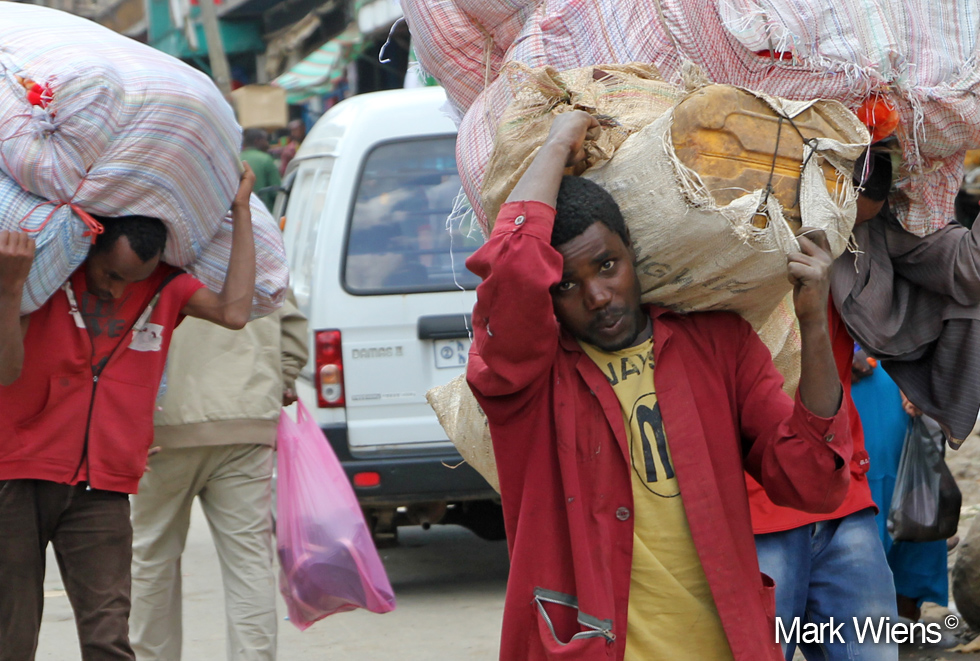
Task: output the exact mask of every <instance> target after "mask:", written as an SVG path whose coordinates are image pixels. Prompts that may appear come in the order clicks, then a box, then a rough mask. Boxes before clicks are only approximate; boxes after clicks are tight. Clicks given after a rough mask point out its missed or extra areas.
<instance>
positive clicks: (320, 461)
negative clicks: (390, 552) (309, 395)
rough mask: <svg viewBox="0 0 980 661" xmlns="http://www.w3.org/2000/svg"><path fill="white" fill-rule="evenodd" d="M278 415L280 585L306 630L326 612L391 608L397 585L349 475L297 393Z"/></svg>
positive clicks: (294, 618)
mask: <svg viewBox="0 0 980 661" xmlns="http://www.w3.org/2000/svg"><path fill="white" fill-rule="evenodd" d="M297 406H298V411H297V415H296V418H297V419H296V422H294V421H293V420H292V418H290V417H289V416H288V415H286V413H285V411H284V412H283V413H282V414H281V415H280V416H279V432H278V433H279V453H278V464H277V466H278V473H279V477H278V486H277V489H278V504H277V508H276V513H277V517H278V519H277V522H276V536H277V538H278V547H279V564H280V565H281V567H282V569H281V571H280V573H279V591H280V592H282V596H283V598H284V599H285V600H286V606H287V607H288V609H289V619H290V621H291V622H292V623H293V624H295V625H296V626H297V627H298V628H299V629H300V630H301V631H302V630H305V629H307V628H308V627H309V626H310V625H312V624H313V623H314V622H317V621H319V620H322V619H323V618H325V617H326V616H328V615H332V614H334V613H341V612H344V611H349V610H354V609H355V608H366V609H368V610H369V611H372V612H374V613H387V612H389V611H391V610H394V608H395V593H394V591H393V590H392V589H391V583H389V582H388V576H387V575H386V574H385V570H384V566H382V564H381V558H379V557H378V551H377V549H375V548H374V542H373V541H372V540H371V532H370V531H369V530H368V527H367V524H366V523H365V522H364V515H363V514H362V513H361V508H360V506H359V505H358V503H357V497H356V496H355V495H354V491H353V489H352V488H351V486H350V482H349V481H348V479H347V475H346V474H345V473H344V469H343V468H342V467H341V465H340V462H339V461H338V460H337V457H336V455H335V454H334V452H333V448H331V447H330V444H329V443H328V442H327V439H326V438H325V437H324V435H323V432H322V431H320V428H319V427H318V426H317V424H316V421H314V420H313V418H312V417H311V416H310V413H309V411H307V410H306V407H305V406H304V405H303V402H302V401H300V402H298V403H297Z"/></svg>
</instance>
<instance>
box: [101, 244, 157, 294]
mask: <svg viewBox="0 0 980 661" xmlns="http://www.w3.org/2000/svg"><path fill="white" fill-rule="evenodd" d="M159 263H160V255H157V256H156V257H153V258H152V259H150V260H149V261H147V262H144V261H142V260H141V259H140V258H139V255H137V254H136V253H135V252H133V249H132V248H130V247H129V239H127V238H126V237H125V236H120V237H119V238H118V239H116V242H115V243H114V244H113V245H112V247H111V248H110V249H109V250H106V251H103V252H99V253H95V254H93V255H91V256H89V258H88V259H87V260H85V279H86V282H87V284H88V291H89V293H90V294H92V295H93V296H95V297H97V298H100V299H102V300H103V301H111V300H113V299H116V298H120V297H121V296H122V295H123V292H124V291H125V290H126V287H128V286H129V285H130V284H132V283H134V282H139V281H140V280H146V279H147V278H149V277H150V275H151V274H152V273H153V271H154V270H156V268H157V265H158V264H159Z"/></svg>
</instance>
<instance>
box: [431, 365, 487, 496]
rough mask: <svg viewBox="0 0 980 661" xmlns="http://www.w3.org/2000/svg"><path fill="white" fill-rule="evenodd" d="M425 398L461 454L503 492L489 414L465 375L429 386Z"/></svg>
mask: <svg viewBox="0 0 980 661" xmlns="http://www.w3.org/2000/svg"><path fill="white" fill-rule="evenodd" d="M425 399H426V400H428V402H429V406H431V407H432V410H433V411H435V412H436V417H437V418H439V424H440V425H442V428H443V430H444V431H445V432H446V436H448V437H449V440H451V441H452V442H453V445H455V446H456V449H457V450H458V451H459V454H460V456H461V457H463V459H464V460H466V463H468V464H469V465H471V466H472V467H473V468H475V469H476V471H477V472H478V473H479V474H480V475H482V476H483V478H484V479H485V480H486V481H487V482H488V483H489V484H490V486H492V487H493V488H494V490H495V491H496V492H497V493H500V479H499V478H498V477H497V461H496V459H495V458H494V454H493V441H491V440H490V426H489V425H488V424H487V416H486V414H484V413H483V409H481V408H480V404H479V403H478V402H477V401H476V397H474V396H473V392H472V391H471V390H470V386H469V384H468V383H466V375H465V374H460V375H459V376H457V377H456V378H455V379H453V380H452V381H450V382H449V383H447V384H446V385H444V386H437V387H435V388H432V389H430V390H429V392H427V393H425Z"/></svg>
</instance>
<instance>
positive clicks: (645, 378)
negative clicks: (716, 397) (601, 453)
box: [580, 340, 732, 661]
mask: <svg viewBox="0 0 980 661" xmlns="http://www.w3.org/2000/svg"><path fill="white" fill-rule="evenodd" d="M580 344H581V346H582V349H583V350H584V351H585V352H586V354H588V356H589V357H590V358H591V359H592V360H593V362H595V364H596V365H597V366H598V367H599V368H600V369H601V370H602V372H603V374H605V375H606V379H608V380H609V384H610V385H611V386H612V388H613V392H615V393H616V398H617V399H619V404H620V407H621V408H622V411H623V424H624V426H625V428H626V436H627V439H628V441H629V443H628V445H629V448H630V464H631V467H632V485H633V489H632V491H633V513H634V517H633V564H632V570H631V572H630V600H629V613H628V615H627V622H626V661H659V660H661V659H663V660H667V659H670V660H673V659H701V660H703V661H731V659H732V653H731V650H730V648H729V646H728V638H727V637H726V636H725V632H724V630H723V629H722V626H721V620H720V619H719V618H718V610H717V608H716V607H715V602H714V598H713V597H712V596H711V590H710V588H709V587H708V581H707V579H706V578H705V575H704V569H703V568H702V567H701V561H700V559H699V558H698V555H697V551H696V550H695V548H694V541H693V540H692V539H691V530H690V528H689V527H688V524H687V515H686V514H685V512H684V503H683V499H682V497H681V492H680V487H679V485H678V482H677V476H676V475H675V473H674V465H673V462H672V461H671V458H670V446H669V444H668V442H667V435H666V433H665V431H664V424H663V417H662V416H661V414H660V403H659V402H658V401H657V391H656V388H655V387H654V381H653V367H654V365H653V341H652V340H648V341H646V342H644V343H642V344H640V345H637V346H635V347H630V348H629V349H624V350H622V351H616V352H605V351H601V350H600V349H598V348H596V347H594V346H592V345H589V344H586V343H584V342H583V343H580Z"/></svg>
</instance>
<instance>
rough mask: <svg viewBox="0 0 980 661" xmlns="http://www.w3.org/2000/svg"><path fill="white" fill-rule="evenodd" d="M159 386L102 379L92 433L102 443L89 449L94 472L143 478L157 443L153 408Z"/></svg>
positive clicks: (96, 395) (96, 399)
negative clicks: (148, 452) (148, 457)
mask: <svg viewBox="0 0 980 661" xmlns="http://www.w3.org/2000/svg"><path fill="white" fill-rule="evenodd" d="M156 391H157V386H156V385H154V386H150V385H147V384H146V383H131V382H128V381H121V380H117V379H114V378H112V377H106V376H101V377H99V382H98V387H97V389H96V393H95V404H94V406H93V409H92V422H91V429H92V430H93V431H95V430H97V433H98V443H97V444H90V445H89V456H90V461H91V462H92V464H91V466H92V468H97V469H99V470H103V471H106V472H109V473H112V474H115V475H126V476H135V477H139V476H140V475H142V474H143V471H144V469H145V468H146V452H147V450H149V449H150V445H151V444H152V443H153V405H154V402H155V395H156Z"/></svg>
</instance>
